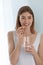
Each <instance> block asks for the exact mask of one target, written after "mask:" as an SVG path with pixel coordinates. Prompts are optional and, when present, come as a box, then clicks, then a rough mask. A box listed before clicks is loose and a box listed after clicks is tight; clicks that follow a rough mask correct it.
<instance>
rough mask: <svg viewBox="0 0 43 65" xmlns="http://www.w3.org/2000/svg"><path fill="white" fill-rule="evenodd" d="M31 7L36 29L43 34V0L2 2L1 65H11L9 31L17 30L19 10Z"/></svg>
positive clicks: (0, 22)
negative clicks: (23, 7)
mask: <svg viewBox="0 0 43 65" xmlns="http://www.w3.org/2000/svg"><path fill="white" fill-rule="evenodd" d="M23 5H29V6H30V7H31V8H32V10H33V12H34V15H35V29H36V31H38V32H41V33H43V0H0V65H10V61H9V54H8V40H7V33H8V31H11V30H15V24H16V16H17V11H18V9H19V8H20V7H21V6H23Z"/></svg>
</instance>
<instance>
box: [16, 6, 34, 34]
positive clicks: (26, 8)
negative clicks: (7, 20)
mask: <svg viewBox="0 0 43 65" xmlns="http://www.w3.org/2000/svg"><path fill="white" fill-rule="evenodd" d="M24 12H29V13H30V14H31V15H32V17H33V23H32V25H31V27H30V30H31V33H35V30H34V13H33V11H32V9H31V8H30V7H29V6H23V7H21V8H20V9H19V11H18V15H17V21H16V30H17V29H18V27H21V23H20V19H19V18H20V15H21V14H22V13H24Z"/></svg>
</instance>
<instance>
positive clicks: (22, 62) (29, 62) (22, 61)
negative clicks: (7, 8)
mask: <svg viewBox="0 0 43 65" xmlns="http://www.w3.org/2000/svg"><path fill="white" fill-rule="evenodd" d="M13 36H14V42H15V46H16V45H17V44H16V43H17V41H18V37H17V35H16V33H14V35H13ZM40 37H41V34H40V33H38V34H37V36H36V40H35V41H34V43H33V46H34V48H35V50H36V52H38V47H39V43H40ZM17 65H36V63H35V60H34V57H33V56H32V54H30V53H27V52H25V51H24V48H23V47H22V48H21V51H20V56H19V59H18V63H17Z"/></svg>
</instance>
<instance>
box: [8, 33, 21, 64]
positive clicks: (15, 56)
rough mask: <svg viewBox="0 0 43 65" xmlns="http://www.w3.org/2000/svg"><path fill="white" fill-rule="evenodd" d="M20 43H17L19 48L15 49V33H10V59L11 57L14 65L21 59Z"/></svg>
mask: <svg viewBox="0 0 43 65" xmlns="http://www.w3.org/2000/svg"><path fill="white" fill-rule="evenodd" d="M20 43H21V42H20V41H19V42H18V43H17V47H16V48H15V46H14V40H13V32H8V45H9V57H10V62H11V64H12V65H16V64H17V61H18V58H19V53H20V48H21V45H20Z"/></svg>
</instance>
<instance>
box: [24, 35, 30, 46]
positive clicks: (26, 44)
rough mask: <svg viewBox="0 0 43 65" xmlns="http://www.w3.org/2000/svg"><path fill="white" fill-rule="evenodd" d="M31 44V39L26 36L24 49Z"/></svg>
mask: <svg viewBox="0 0 43 65" xmlns="http://www.w3.org/2000/svg"><path fill="white" fill-rule="evenodd" d="M29 44H30V37H29V36H26V37H24V47H29Z"/></svg>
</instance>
